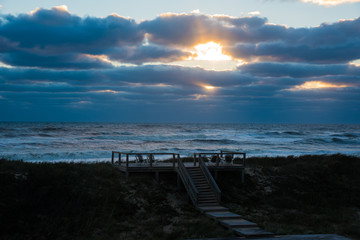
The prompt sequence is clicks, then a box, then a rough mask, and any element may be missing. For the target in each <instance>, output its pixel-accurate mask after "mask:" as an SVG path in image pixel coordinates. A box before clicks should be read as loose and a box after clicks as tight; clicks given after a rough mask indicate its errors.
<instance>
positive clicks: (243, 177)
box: [241, 168, 245, 184]
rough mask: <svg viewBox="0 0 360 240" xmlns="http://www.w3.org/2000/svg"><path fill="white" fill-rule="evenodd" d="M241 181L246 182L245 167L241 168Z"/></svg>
mask: <svg viewBox="0 0 360 240" xmlns="http://www.w3.org/2000/svg"><path fill="white" fill-rule="evenodd" d="M241 183H242V184H244V183H245V168H243V169H242V170H241Z"/></svg>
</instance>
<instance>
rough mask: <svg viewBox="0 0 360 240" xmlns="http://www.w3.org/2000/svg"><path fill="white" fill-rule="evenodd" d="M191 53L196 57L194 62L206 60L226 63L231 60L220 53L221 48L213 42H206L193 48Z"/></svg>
mask: <svg viewBox="0 0 360 240" xmlns="http://www.w3.org/2000/svg"><path fill="white" fill-rule="evenodd" d="M194 48H195V51H194V52H193V53H194V54H195V55H196V57H194V58H193V59H194V60H207V61H227V60H231V57H230V56H228V55H225V54H223V53H222V46H221V45H220V44H218V43H215V42H208V43H205V44H199V45H197V46H195V47H194Z"/></svg>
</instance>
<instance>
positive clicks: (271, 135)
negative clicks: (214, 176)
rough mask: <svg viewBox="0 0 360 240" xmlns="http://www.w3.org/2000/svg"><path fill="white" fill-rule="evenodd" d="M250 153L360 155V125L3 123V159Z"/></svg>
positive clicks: (89, 159) (0, 131)
mask: <svg viewBox="0 0 360 240" xmlns="http://www.w3.org/2000/svg"><path fill="white" fill-rule="evenodd" d="M220 149H222V150H234V151H242V152H246V153H247V156H248V157H251V156H288V155H295V156H298V155H305V154H334V153H342V154H348V155H355V156H360V125H324V124H310V125H303V124H124V123H29V122H26V123H19V122H16V123H14V122H2V123H0V158H6V159H10V160H24V161H37V162H42V161H47V162H55V161H66V162H69V161H74V162H79V161H83V162H98V161H110V158H111V151H126V152H153V153H156V152H176V153H180V154H181V156H183V157H185V156H191V155H192V154H193V153H194V152H216V151H218V150H220Z"/></svg>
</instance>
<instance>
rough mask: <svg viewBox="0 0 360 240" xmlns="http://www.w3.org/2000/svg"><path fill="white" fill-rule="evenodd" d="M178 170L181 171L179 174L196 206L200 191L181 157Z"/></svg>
mask: <svg viewBox="0 0 360 240" xmlns="http://www.w3.org/2000/svg"><path fill="white" fill-rule="evenodd" d="M177 170H178V173H179V176H180V178H181V180H182V182H183V183H184V186H185V189H186V191H187V193H188V194H189V197H190V199H191V201H192V202H193V204H194V205H195V206H197V203H198V199H199V191H198V189H197V188H196V186H195V184H194V182H193V180H192V178H191V177H190V175H189V173H188V171H187V170H186V168H185V165H184V163H183V162H182V161H181V159H180V158H178V168H177Z"/></svg>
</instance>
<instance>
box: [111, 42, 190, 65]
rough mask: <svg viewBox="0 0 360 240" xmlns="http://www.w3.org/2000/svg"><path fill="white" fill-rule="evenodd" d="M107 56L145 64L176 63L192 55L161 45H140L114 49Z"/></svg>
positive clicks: (122, 60)
mask: <svg viewBox="0 0 360 240" xmlns="http://www.w3.org/2000/svg"><path fill="white" fill-rule="evenodd" d="M107 55H108V56H109V57H110V59H111V60H117V61H120V62H127V63H136V64H141V63H144V62H157V61H159V62H174V61H177V60H182V59H185V58H188V57H189V56H191V53H189V52H184V51H181V50H178V49H174V48H170V47H166V46H161V45H155V44H151V45H138V46H136V47H134V48H129V47H128V48H114V49H111V50H109V52H108V53H107Z"/></svg>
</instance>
